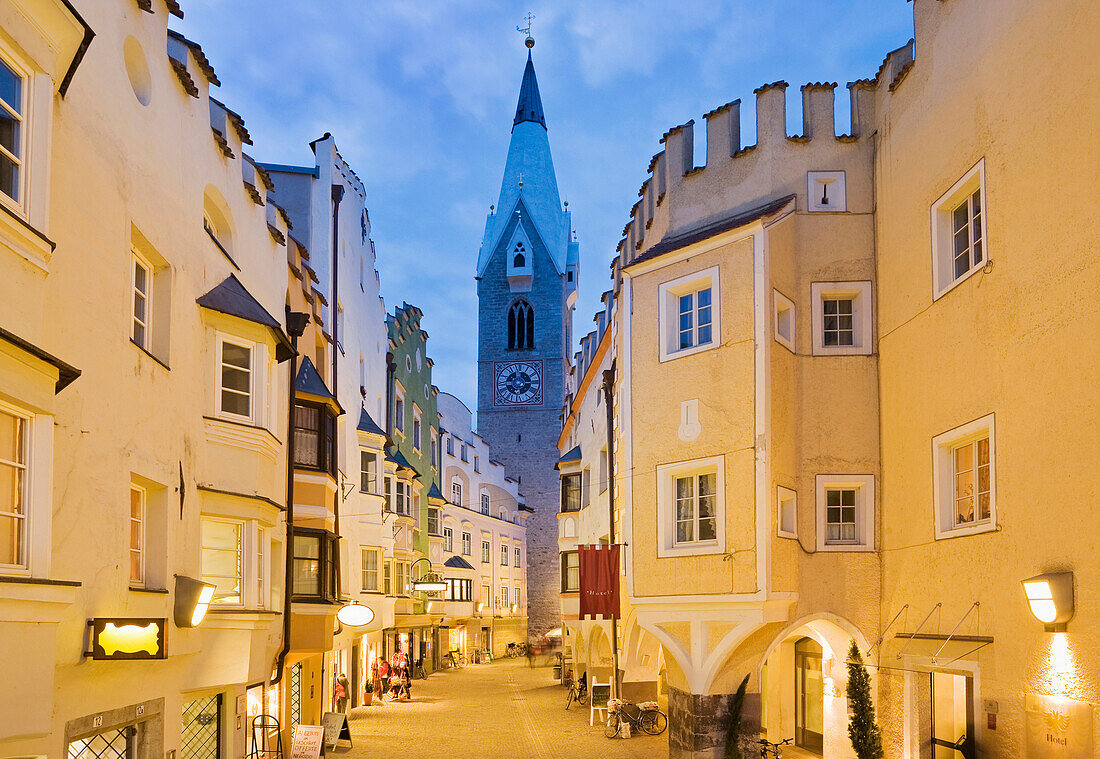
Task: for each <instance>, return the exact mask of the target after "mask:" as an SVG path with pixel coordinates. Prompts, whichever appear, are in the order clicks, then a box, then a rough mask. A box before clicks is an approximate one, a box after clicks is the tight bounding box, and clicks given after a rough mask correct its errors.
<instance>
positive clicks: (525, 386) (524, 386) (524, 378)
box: [495, 361, 542, 406]
mask: <svg viewBox="0 0 1100 759" xmlns="http://www.w3.org/2000/svg"><path fill="white" fill-rule="evenodd" d="M495 385H496V405H498V406H538V405H540V404H541V403H542V362H541V361H503V362H500V363H498V364H497V365H496V382H495Z"/></svg>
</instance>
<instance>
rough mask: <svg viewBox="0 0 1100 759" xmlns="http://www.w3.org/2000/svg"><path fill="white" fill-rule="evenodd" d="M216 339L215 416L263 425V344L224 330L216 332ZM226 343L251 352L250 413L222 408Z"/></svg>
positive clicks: (249, 354)
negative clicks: (223, 355) (261, 393)
mask: <svg viewBox="0 0 1100 759" xmlns="http://www.w3.org/2000/svg"><path fill="white" fill-rule="evenodd" d="M215 340H216V341H217V344H216V346H215V358H214V409H215V416H217V417H218V418H220V419H228V420H231V421H234V422H245V423H249V424H254V425H256V426H262V413H261V410H262V408H263V401H262V399H261V397H260V392H259V390H260V388H261V387H262V386H263V385H262V384H261V382H262V378H261V375H262V374H263V367H262V363H261V355H262V351H261V346H260V344H259V343H256V342H254V341H252V340H245V339H243V338H240V337H236V336H235V335H229V334H226V333H224V332H216V333H215ZM225 343H229V344H230V345H236V346H238V347H241V348H247V349H248V351H249V353H248V356H249V369H248V372H249V374H248V379H249V388H248V415H247V416H243V415H241V414H237V413H234V412H232V411H226V410H225V409H223V408H222V363H223V362H222V350H223V348H224V345H225Z"/></svg>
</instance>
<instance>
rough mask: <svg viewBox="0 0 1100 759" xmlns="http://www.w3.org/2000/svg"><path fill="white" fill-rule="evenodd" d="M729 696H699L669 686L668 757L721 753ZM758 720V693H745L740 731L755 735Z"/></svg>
mask: <svg viewBox="0 0 1100 759" xmlns="http://www.w3.org/2000/svg"><path fill="white" fill-rule="evenodd" d="M732 697H733V695H732V694H730V693H722V694H716V695H709V696H701V695H699V694H695V693H686V692H684V691H682V690H678V689H676V688H671V687H670V688H669V689H668V731H669V732H668V756H669V759H718V758H719V757H722V756H725V746H726V724H727V720H728V718H729V702H730V700H731V699H732ZM759 721H760V694H759V693H746V694H745V701H744V705H743V706H742V709H741V728H742V733H743V734H744V735H756V734H757V733H758V732H759V727H760V726H759ZM757 748H759V746H757Z"/></svg>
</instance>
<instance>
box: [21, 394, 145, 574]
mask: <svg viewBox="0 0 1100 759" xmlns="http://www.w3.org/2000/svg"><path fill="white" fill-rule="evenodd" d="M0 411H3V412H5V413H7V414H10V415H12V416H14V417H16V418H17V419H21V420H22V427H23V441H22V444H23V461H22V462H15V461H9V460H7V459H4V464H5V469H6V468H8V467H15V468H19V469H21V471H22V472H23V491H22V493H20V499H21V502H22V504H23V508H22V511H21V512H19V513H16V512H15V511H4V518H5V519H12V520H14V521H15V522H16V523H18V524H19V539H20V545H19V558H20V559H21V561H19V562H18V563H15V564H7V563H4V562H0V568H2V569H3V571H4V572H5V573H7V572H9V571H14V572H18V573H19V574H27V573H29V571H30V542H31V541H30V539H29V538H30V536H29V533H30V531H31V529H33V525H32V519H31V515H30V503H29V501H30V490H31V477H32V474H33V469H32V453H33V451H32V448H31V441H32V440H33V439H34V434H33V424H34V421H33V419H34V417H33V416H32V415H31V414H29V413H27V412H26V411H23V410H22V409H18V408H15V407H14V406H9V405H7V404H4V403H0ZM127 571H128V570H127Z"/></svg>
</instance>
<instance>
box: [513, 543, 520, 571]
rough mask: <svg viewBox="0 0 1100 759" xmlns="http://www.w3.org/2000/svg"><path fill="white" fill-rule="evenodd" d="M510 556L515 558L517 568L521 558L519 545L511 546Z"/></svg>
mask: <svg viewBox="0 0 1100 759" xmlns="http://www.w3.org/2000/svg"><path fill="white" fill-rule="evenodd" d="M512 556H513V557H514V558H515V566H516V567H517V568H518V567H520V566H521V561H522V558H521V554H520V550H519V546H513V547H512Z"/></svg>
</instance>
